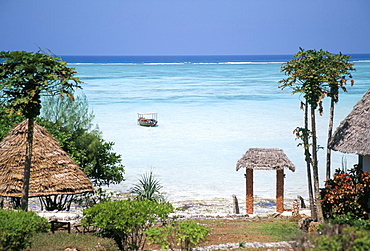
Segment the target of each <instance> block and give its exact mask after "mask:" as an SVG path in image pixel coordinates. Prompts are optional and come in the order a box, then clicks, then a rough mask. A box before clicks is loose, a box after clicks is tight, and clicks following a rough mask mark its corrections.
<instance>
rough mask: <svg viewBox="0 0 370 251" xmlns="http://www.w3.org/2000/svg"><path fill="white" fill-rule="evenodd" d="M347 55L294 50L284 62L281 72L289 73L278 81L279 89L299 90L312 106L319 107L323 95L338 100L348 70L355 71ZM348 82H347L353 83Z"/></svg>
mask: <svg viewBox="0 0 370 251" xmlns="http://www.w3.org/2000/svg"><path fill="white" fill-rule="evenodd" d="M349 59H350V56H346V55H342V54H341V53H339V54H333V53H330V52H328V51H323V50H319V51H317V50H303V49H302V48H300V51H299V52H298V53H296V54H295V55H294V56H293V57H292V59H291V60H290V61H289V62H287V63H284V64H283V65H282V67H281V71H282V72H285V74H287V75H289V77H288V78H286V79H283V80H281V81H279V83H281V85H280V86H279V88H285V87H292V88H293V93H302V94H303V97H304V98H305V100H307V101H308V103H309V104H310V105H311V106H313V108H314V109H316V108H317V105H319V106H320V110H321V112H322V106H321V101H322V99H323V98H324V96H326V95H327V96H330V97H331V98H334V100H335V102H337V101H338V89H339V88H341V89H342V90H344V91H347V89H346V88H345V86H344V85H345V84H346V82H347V80H346V76H349V77H350V78H351V77H352V75H351V73H350V71H355V68H353V65H354V63H351V62H349ZM353 83H354V82H353V81H351V85H353Z"/></svg>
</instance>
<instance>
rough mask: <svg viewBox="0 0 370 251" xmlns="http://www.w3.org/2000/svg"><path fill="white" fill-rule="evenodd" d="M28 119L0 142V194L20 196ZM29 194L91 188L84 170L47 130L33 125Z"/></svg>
mask: <svg viewBox="0 0 370 251" xmlns="http://www.w3.org/2000/svg"><path fill="white" fill-rule="evenodd" d="M27 124H28V120H25V121H23V122H22V123H20V124H18V125H17V126H15V127H14V128H13V129H12V130H11V131H10V132H9V134H8V135H7V136H6V137H5V138H4V139H3V140H2V141H1V142H0V196H7V197H22V186H23V174H24V162H25V154H26V144H27V131H28V130H27V129H28V127H27ZM32 155H33V156H32V168H31V178H30V188H29V197H38V196H47V195H58V194H79V193H84V192H90V191H93V185H92V183H91V181H90V180H89V178H88V177H87V176H86V174H85V173H84V172H83V171H82V170H80V168H79V167H78V166H77V165H76V164H75V162H74V161H73V160H72V159H71V158H70V157H69V156H68V155H67V153H66V152H64V151H63V150H62V148H61V147H60V146H59V143H58V142H57V140H56V139H54V138H53V137H52V136H51V135H50V134H49V133H48V131H47V130H46V129H45V128H43V127H41V126H39V125H38V124H37V123H35V125H34V135H33V151H32Z"/></svg>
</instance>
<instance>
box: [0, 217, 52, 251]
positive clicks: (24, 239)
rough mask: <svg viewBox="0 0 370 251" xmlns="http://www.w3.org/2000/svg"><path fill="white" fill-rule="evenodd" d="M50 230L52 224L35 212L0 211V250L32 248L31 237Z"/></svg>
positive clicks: (16, 250)
mask: <svg viewBox="0 0 370 251" xmlns="http://www.w3.org/2000/svg"><path fill="white" fill-rule="evenodd" d="M49 230H50V224H49V223H48V221H47V220H46V219H44V218H42V217H39V216H38V215H37V214H36V213H34V212H25V211H19V212H17V211H12V210H0V249H1V250H15V251H18V250H22V249H24V248H27V247H29V246H31V237H32V236H33V235H34V234H35V233H37V232H46V231H49Z"/></svg>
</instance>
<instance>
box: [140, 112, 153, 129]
mask: <svg viewBox="0 0 370 251" xmlns="http://www.w3.org/2000/svg"><path fill="white" fill-rule="evenodd" d="M137 116H138V119H137V123H138V124H139V125H141V126H150V127H153V126H156V125H157V123H158V121H157V113H155V112H145V113H141V112H138V113H137Z"/></svg>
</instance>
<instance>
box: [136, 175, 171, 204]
mask: <svg viewBox="0 0 370 251" xmlns="http://www.w3.org/2000/svg"><path fill="white" fill-rule="evenodd" d="M161 189H162V185H161V184H160V182H159V180H158V179H156V178H155V177H154V176H153V172H152V171H150V172H148V173H146V174H144V175H142V176H141V178H140V179H139V180H138V184H136V185H134V186H133V187H132V188H131V193H133V194H135V195H136V198H137V199H139V200H151V201H156V202H158V203H160V202H164V198H163V195H162V194H161V193H160V190H161Z"/></svg>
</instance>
